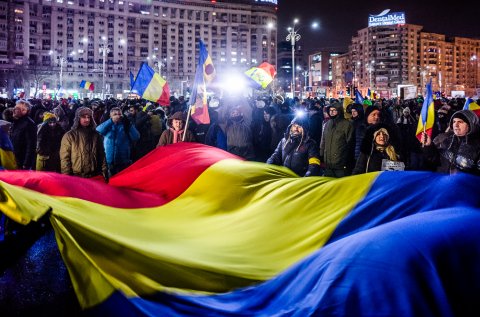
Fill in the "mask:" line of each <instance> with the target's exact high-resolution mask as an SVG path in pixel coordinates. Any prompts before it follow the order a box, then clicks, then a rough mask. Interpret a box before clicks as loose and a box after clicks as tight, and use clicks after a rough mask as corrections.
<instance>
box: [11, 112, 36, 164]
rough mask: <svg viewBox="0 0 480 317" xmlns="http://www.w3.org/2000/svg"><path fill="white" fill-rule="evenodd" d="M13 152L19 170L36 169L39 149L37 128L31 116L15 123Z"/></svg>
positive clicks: (12, 132)
mask: <svg viewBox="0 0 480 317" xmlns="http://www.w3.org/2000/svg"><path fill="white" fill-rule="evenodd" d="M10 138H11V140H12V144H13V152H14V153H15V158H16V160H17V165H18V168H21V169H34V167H35V161H36V156H37V154H36V152H35V150H36V148H37V126H36V125H35V123H34V122H33V120H32V119H31V118H30V117H29V116H23V117H21V118H19V119H18V120H14V121H13V125H12V128H11V130H10Z"/></svg>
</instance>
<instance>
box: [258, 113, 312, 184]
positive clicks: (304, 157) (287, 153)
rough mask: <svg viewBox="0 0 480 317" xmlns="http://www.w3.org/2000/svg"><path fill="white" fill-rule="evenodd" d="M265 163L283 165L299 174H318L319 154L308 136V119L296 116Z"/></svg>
mask: <svg viewBox="0 0 480 317" xmlns="http://www.w3.org/2000/svg"><path fill="white" fill-rule="evenodd" d="M267 164H276V165H283V166H285V167H288V168H289V169H291V170H292V171H294V172H295V173H296V174H298V175H300V176H318V175H320V154H319V152H318V145H317V143H316V142H315V140H313V139H311V138H310V137H309V136H308V119H307V118H300V117H296V118H294V119H293V121H292V123H291V124H290V126H289V127H288V130H287V132H286V133H285V137H284V138H283V139H282V140H281V141H280V142H279V143H278V146H277V148H276V149H275V152H273V154H272V156H270V158H269V159H268V160H267Z"/></svg>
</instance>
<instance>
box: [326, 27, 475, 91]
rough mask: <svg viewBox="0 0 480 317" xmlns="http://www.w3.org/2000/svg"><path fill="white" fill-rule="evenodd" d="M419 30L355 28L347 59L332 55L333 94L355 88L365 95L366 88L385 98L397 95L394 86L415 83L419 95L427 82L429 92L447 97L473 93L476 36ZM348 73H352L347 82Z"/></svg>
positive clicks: (415, 28) (421, 28)
mask: <svg viewBox="0 0 480 317" xmlns="http://www.w3.org/2000/svg"><path fill="white" fill-rule="evenodd" d="M422 30H423V27H422V26H420V25H413V24H397V25H388V26H375V27H367V28H364V29H361V30H359V31H358V32H357V35H356V36H354V37H353V38H352V42H351V45H350V47H349V52H348V56H347V57H346V59H347V60H348V62H347V63H346V64H345V57H338V58H337V59H334V65H333V67H334V69H336V71H335V72H334V76H333V83H334V85H335V86H336V87H338V88H337V89H336V90H337V91H336V92H335V95H336V96H338V95H339V94H340V92H342V91H347V90H348V87H349V86H355V87H357V88H358V89H359V90H360V91H361V92H362V93H364V94H365V93H366V91H367V90H368V89H369V88H370V89H373V90H375V91H376V92H377V95H379V96H381V97H385V98H390V97H394V96H396V95H397V87H398V85H414V86H417V91H418V93H419V94H421V93H423V90H424V88H425V85H426V84H427V82H429V81H430V80H431V81H432V88H433V90H434V91H440V92H443V93H445V94H446V95H447V96H452V94H455V93H456V92H462V91H463V92H464V94H465V95H466V96H475V95H476V96H478V95H479V91H478V90H479V88H480V87H479V86H480V84H479V63H478V56H479V53H480V39H469V38H462V37H453V38H447V37H446V36H445V35H441V34H435V33H429V32H423V31H422ZM341 67H344V68H343V69H342V68H341ZM347 73H353V76H352V77H353V78H352V80H351V82H350V81H349V80H348V77H349V76H345V74H347Z"/></svg>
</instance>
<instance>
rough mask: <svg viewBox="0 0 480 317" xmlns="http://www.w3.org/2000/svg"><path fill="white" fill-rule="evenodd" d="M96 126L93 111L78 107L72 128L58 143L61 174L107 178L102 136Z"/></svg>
mask: <svg viewBox="0 0 480 317" xmlns="http://www.w3.org/2000/svg"><path fill="white" fill-rule="evenodd" d="M96 127H97V125H96V124H95V121H94V120H93V111H92V110H91V109H90V108H87V107H80V108H78V109H77V111H76V112H75V118H74V122H73V125H72V129H71V130H70V131H68V132H67V133H65V135H64V136H63V138H62V142H61V145H60V166H61V171H62V174H67V175H74V176H80V177H85V178H90V177H94V176H99V175H103V177H104V178H105V180H106V181H107V180H108V169H107V161H106V159H105V150H104V148H103V138H102V135H101V134H100V133H99V132H97V130H96V129H95V128H96Z"/></svg>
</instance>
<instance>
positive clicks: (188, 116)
mask: <svg viewBox="0 0 480 317" xmlns="http://www.w3.org/2000/svg"><path fill="white" fill-rule="evenodd" d="M191 111H192V104H190V105H189V106H188V113H187V121H185V128H184V129H183V136H182V142H185V135H187V129H188V122H189V119H190V112H191Z"/></svg>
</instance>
